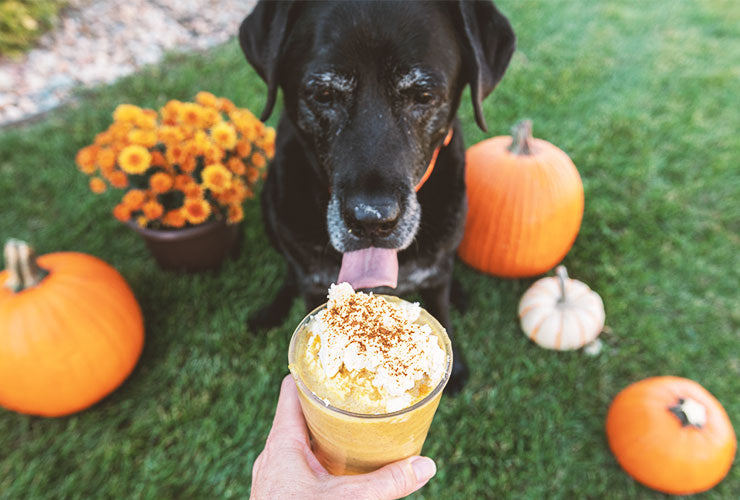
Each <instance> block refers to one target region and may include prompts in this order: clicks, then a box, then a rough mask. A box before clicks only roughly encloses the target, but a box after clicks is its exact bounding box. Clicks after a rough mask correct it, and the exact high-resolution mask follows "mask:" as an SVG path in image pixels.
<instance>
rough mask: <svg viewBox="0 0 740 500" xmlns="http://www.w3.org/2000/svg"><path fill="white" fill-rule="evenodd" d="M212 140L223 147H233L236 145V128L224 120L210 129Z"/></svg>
mask: <svg viewBox="0 0 740 500" xmlns="http://www.w3.org/2000/svg"><path fill="white" fill-rule="evenodd" d="M211 137H212V138H213V141H214V142H215V143H216V144H218V145H219V146H220V147H222V148H224V149H234V146H236V139H237V138H236V130H234V127H233V126H232V125H231V124H229V123H226V122H221V123H219V124H217V125H216V126H214V127H213V128H212V129H211Z"/></svg>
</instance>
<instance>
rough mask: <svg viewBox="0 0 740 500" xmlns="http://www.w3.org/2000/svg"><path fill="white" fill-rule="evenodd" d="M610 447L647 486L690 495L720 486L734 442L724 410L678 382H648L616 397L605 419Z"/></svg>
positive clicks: (663, 379)
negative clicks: (718, 484)
mask: <svg viewBox="0 0 740 500" xmlns="http://www.w3.org/2000/svg"><path fill="white" fill-rule="evenodd" d="M606 435H607V438H608V440H609V447H610V448H611V450H612V452H613V453H614V455H615V457H616V458H617V461H618V462H619V464H620V465H621V466H622V468H624V470H625V471H627V473H628V474H629V475H630V476H632V477H633V478H635V479H636V480H637V481H639V482H641V483H642V484H644V485H645V486H648V487H650V488H653V489H656V490H658V491H662V492H665V493H672V494H674V495H688V494H691V493H698V492H701V491H705V490H708V489H709V488H712V487H713V486H714V485H716V484H717V483H719V482H720V481H721V480H722V479H723V478H724V477H725V475H727V472H728V471H729V470H730V466H731V465H732V460H733V457H734V456H735V450H736V449H737V438H736V437H735V431H734V429H733V428H732V424H731V423H730V419H729V418H728V417H727V413H726V412H725V410H724V408H723V407H722V405H721V404H720V403H719V401H717V400H716V399H715V398H714V396H712V395H711V394H710V393H709V392H708V391H707V390H706V389H704V388H703V387H702V386H701V385H699V384H697V383H696V382H694V381H693V380H689V379H685V378H681V377H668V376H666V377H652V378H647V379H645V380H641V381H639V382H636V383H634V384H632V385H630V386H628V387H627V388H625V389H624V390H622V392H620V393H619V394H617V397H616V398H614V401H613V402H612V405H611V407H610V408H609V413H608V414H607V417H606Z"/></svg>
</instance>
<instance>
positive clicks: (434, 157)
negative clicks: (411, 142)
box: [414, 129, 452, 192]
mask: <svg viewBox="0 0 740 500" xmlns="http://www.w3.org/2000/svg"><path fill="white" fill-rule="evenodd" d="M451 140H452V129H450V130H449V132H447V137H445V140H444V142H443V143H442V145H440V146H437V148H436V149H435V150H434V153H432V161H430V162H429V166H428V167H427V169H426V171H425V172H424V175H422V176H421V180H419V182H418V183H417V184H416V186H415V187H414V191H416V192H418V191H419V190H420V189H421V187H422V186H423V185H424V183H425V182H426V181H427V179H429V176H431V175H432V170H434V165H435V164H436V163H437V155H439V150H440V149H442V147H444V146H447V145H448V144H449V143H450V141H451Z"/></svg>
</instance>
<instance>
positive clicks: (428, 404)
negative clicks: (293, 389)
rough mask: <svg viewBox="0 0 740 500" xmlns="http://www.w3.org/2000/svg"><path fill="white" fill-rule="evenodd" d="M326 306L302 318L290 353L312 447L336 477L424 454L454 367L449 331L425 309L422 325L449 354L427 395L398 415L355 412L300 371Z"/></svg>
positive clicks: (291, 366)
mask: <svg viewBox="0 0 740 500" xmlns="http://www.w3.org/2000/svg"><path fill="white" fill-rule="evenodd" d="M382 297H383V298H385V299H386V300H389V301H393V302H399V301H400V300H401V299H399V298H397V297H391V296H382ZM325 307H326V304H323V305H321V306H319V307H317V308H316V309H314V310H313V311H311V312H310V313H309V314H308V315H307V316H306V317H305V318H304V319H303V321H301V323H300V324H299V325H298V327H297V328H296V330H295V332H294V333H293V337H292V338H291V340H290V348H289V351H288V363H289V366H290V371H291V374H292V375H293V378H294V379H295V382H296V385H297V387H298V396H299V398H300V402H301V409H302V410H303V416H304V417H305V419H306V424H307V425H308V430H309V435H310V437H311V447H312V449H313V451H314V454H315V455H316V457H317V458H318V460H319V462H321V464H322V465H323V466H324V467H325V468H326V470H327V471H328V472H329V473H331V474H334V475H346V474H364V473H366V472H371V471H374V470H376V469H378V468H380V467H382V466H384V465H387V464H389V463H391V462H395V461H397V460H402V459H404V458H408V457H410V456H413V455H418V454H420V453H421V448H422V446H423V445H424V440H425V439H426V437H427V432H428V431H429V426H430V425H431V423H432V419H433V418H434V413H435V411H436V410H437V406H438V405H439V400H440V398H441V397H442V390H443V389H444V387H445V385H446V384H447V381H448V380H449V378H450V371H451V370H452V345H451V344H450V339H449V337H448V336H447V332H445V329H444V328H443V327H442V325H440V324H439V322H438V321H437V320H436V319H434V317H433V316H432V315H431V314H429V313H428V312H427V311H426V310H424V309H422V310H421V314H420V316H419V319H418V320H417V323H426V324H428V325H429V326H430V327H431V329H432V332H433V333H434V334H435V335H437V339H438V341H439V345H440V347H441V348H442V349H444V351H445V353H446V354H447V366H446V367H445V374H444V376H443V377H442V380H441V381H440V382H439V383H438V384H437V386H436V387H435V388H434V389H433V390H432V391H431V392H430V393H429V394H428V395H427V396H425V397H424V398H423V399H422V400H421V401H419V402H417V403H416V404H414V405H412V406H410V407H408V408H404V409H402V410H399V411H395V412H393V413H384V414H362V413H353V412H351V411H346V410H342V409H340V408H336V407H334V406H332V405H331V404H327V403H326V402H325V401H324V400H322V399H321V398H319V397H318V396H317V395H316V394H314V393H313V392H312V391H311V390H310V389H309V388H308V387H306V384H305V383H304V381H303V377H302V376H301V373H300V371H301V367H300V366H299V365H297V364H296V362H295V360H296V355H297V353H299V352H302V351H301V350H305V348H306V343H307V340H308V337H309V331H308V328H307V325H308V323H309V321H310V320H311V318H313V316H315V315H316V314H317V313H318V312H319V311H321V310H322V309H324V308H325Z"/></svg>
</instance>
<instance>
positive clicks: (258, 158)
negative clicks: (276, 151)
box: [252, 153, 267, 169]
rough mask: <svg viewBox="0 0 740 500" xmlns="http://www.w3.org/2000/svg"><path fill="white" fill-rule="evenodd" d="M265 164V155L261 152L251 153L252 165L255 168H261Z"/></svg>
mask: <svg viewBox="0 0 740 500" xmlns="http://www.w3.org/2000/svg"><path fill="white" fill-rule="evenodd" d="M266 164H267V160H265V156H264V155H263V154H262V153H254V154H253V155H252V165H254V166H255V167H257V168H260V169H261V168H263V167H264V166H265V165H266Z"/></svg>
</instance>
